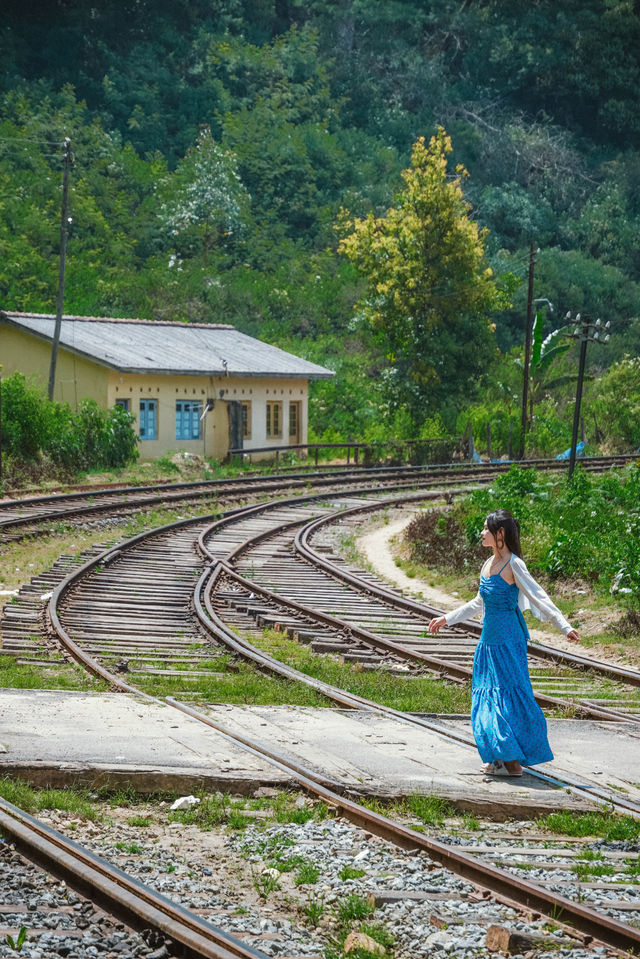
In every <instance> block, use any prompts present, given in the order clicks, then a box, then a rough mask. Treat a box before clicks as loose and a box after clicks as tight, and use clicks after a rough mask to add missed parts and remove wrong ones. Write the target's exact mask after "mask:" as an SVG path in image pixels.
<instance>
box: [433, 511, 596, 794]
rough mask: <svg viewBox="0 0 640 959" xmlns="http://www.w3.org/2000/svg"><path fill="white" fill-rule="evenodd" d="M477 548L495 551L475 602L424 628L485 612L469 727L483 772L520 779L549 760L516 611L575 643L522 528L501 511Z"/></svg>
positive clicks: (489, 518) (487, 524)
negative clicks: (532, 560)
mask: <svg viewBox="0 0 640 959" xmlns="http://www.w3.org/2000/svg"><path fill="white" fill-rule="evenodd" d="M482 545H483V546H486V547H489V548H490V549H492V550H493V556H492V557H490V558H489V559H488V560H487V562H486V563H485V564H484V566H483V567H482V572H481V576H480V589H479V590H478V595H477V596H476V597H475V599H472V600H471V602H470V603H466V604H465V605H464V606H460V607H458V609H454V610H453V612H451V613H447V615H446V616H438V617H436V618H435V619H432V620H431V622H430V623H429V631H430V632H431V633H437V632H439V630H440V629H442V627H443V626H444V625H447V626H452V625H453V624H454V623H459V622H462V620H465V619H470V618H471V617H472V616H474V615H475V614H476V613H483V614H484V615H483V622H482V633H481V635H480V639H479V641H478V645H477V647H476V652H475V656H474V659H473V678H472V684H471V725H472V727H473V734H474V736H475V740H476V745H477V747H478V752H479V753H480V756H481V758H482V760H483V762H484V763H486V765H485V767H484V772H485V773H487V774H488V775H490V776H521V775H522V767H523V766H533V765H535V764H536V763H544V762H548V761H549V760H550V759H553V753H552V752H551V749H550V747H549V740H548V739H547V724H546V721H545V718H544V715H543V713H542V710H541V709H540V707H539V706H538V704H537V703H536V701H535V699H534V695H533V689H532V688H531V680H530V678H529V668H528V665H527V640H528V639H529V630H528V629H527V624H526V622H525V619H524V616H523V615H522V611H523V610H525V609H530V610H531V612H532V613H533V614H534V616H537V617H538V619H541V620H549V621H550V622H552V623H554V625H555V626H557V628H558V629H559V630H560V631H561V632H562V633H564V635H565V636H566V637H567V639H570V640H572V641H573V642H579V641H580V637H579V636H578V633H577V632H576V630H575V629H573V627H572V626H571V624H570V623H568V622H567V620H566V619H565V618H564V616H563V615H562V613H561V612H560V610H559V609H558V608H557V606H555V605H554V604H553V602H552V601H551V600H550V599H549V597H548V595H547V594H546V592H545V591H544V590H543V589H542V587H541V586H539V585H538V583H536V581H535V580H534V579H533V577H532V576H531V574H530V573H529V570H528V569H527V567H526V565H525V563H524V561H523V559H522V554H521V550H520V525H519V523H518V521H517V520H516V519H515V518H514V517H513V516H512V515H511V513H509V512H508V510H505V509H499V510H496V511H495V512H493V513H490V514H489V515H488V516H487V519H486V521H485V524H484V529H483V530H482Z"/></svg>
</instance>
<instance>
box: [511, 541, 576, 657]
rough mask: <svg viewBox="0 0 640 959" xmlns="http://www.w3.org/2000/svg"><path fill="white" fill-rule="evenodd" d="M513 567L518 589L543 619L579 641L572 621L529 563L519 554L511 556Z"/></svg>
mask: <svg viewBox="0 0 640 959" xmlns="http://www.w3.org/2000/svg"><path fill="white" fill-rule="evenodd" d="M511 569H512V571H513V578H514V579H515V581H516V585H517V587H518V589H519V590H520V591H521V592H522V593H524V595H525V596H526V597H527V599H528V600H529V602H530V603H531V605H532V607H534V609H535V610H537V611H538V612H539V613H540V618H541V619H542V620H545V621H548V622H550V623H553V625H554V626H555V627H556V628H557V629H559V630H560V632H561V633H564V635H565V636H566V637H567V639H570V640H572V641H573V642H579V641H580V637H579V636H578V633H577V632H576V630H575V629H574V628H573V626H572V625H571V623H570V622H569V621H568V620H567V619H565V617H564V616H563V615H562V613H561V612H560V610H559V609H558V607H557V606H556V604H555V603H554V602H553V600H552V599H551V597H550V596H549V594H548V593H547V592H546V591H545V590H544V589H543V588H542V586H541V585H540V584H539V583H537V582H536V581H535V579H534V578H533V576H532V575H531V573H530V572H529V570H528V569H527V565H526V563H525V562H524V560H523V559H520V557H519V556H512V557H511Z"/></svg>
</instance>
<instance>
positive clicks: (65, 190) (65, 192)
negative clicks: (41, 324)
mask: <svg viewBox="0 0 640 959" xmlns="http://www.w3.org/2000/svg"><path fill="white" fill-rule="evenodd" d="M70 169H71V140H70V139H69V137H65V141H64V157H63V159H62V170H63V173H62V209H61V212H60V263H59V267H58V302H57V304H56V323H55V327H54V330H53V344H52V347H51V365H50V367H49V399H50V400H52V399H53V390H54V387H55V383H56V364H57V362H58V344H59V343H60V328H61V326H62V306H63V303H64V268H65V261H66V258H67V237H68V235H69V219H68V217H67V204H68V200H69V170H70Z"/></svg>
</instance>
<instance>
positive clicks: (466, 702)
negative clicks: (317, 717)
mask: <svg viewBox="0 0 640 959" xmlns="http://www.w3.org/2000/svg"><path fill="white" fill-rule="evenodd" d="M247 639H248V640H249V641H250V642H251V643H253V644H254V645H255V646H257V647H258V648H259V649H262V650H263V651H264V652H267V653H269V654H270V655H271V656H273V657H274V659H277V660H279V661H280V662H283V663H286V664H287V665H288V666H293V667H294V668H295V669H298V670H300V672H302V673H305V674H306V675H307V676H312V677H313V678H314V679H319V680H322V681H323V682H325V683H330V684H331V685H333V686H337V687H339V688H340V689H344V690H346V691H348V692H350V693H354V694H355V695H358V696H363V697H364V698H366V699H371V700H374V701H375V702H377V703H381V704H382V705H384V706H391V707H393V708H394V709H399V710H402V711H403V712H416V713H468V712H469V710H470V708H471V700H470V690H469V687H468V686H467V685H463V686H462V685H458V684H455V683H448V682H445V681H443V680H442V679H435V678H433V677H430V676H412V677H411V678H408V677H407V676H403V675H396V674H394V673H391V672H388V671H386V670H381V669H373V670H365V669H363V668H362V666H360V665H359V664H354V665H350V664H346V663H342V662H340V661H339V659H337V658H335V657H333V656H328V655H318V654H316V653H313V652H312V651H311V650H310V649H309V648H308V647H307V646H304V645H301V644H299V643H297V642H295V641H294V640H292V639H289V638H288V637H287V636H286V635H285V634H284V633H280V632H277V631H276V630H272V629H267V630H264V631H263V632H262V633H260V634H253V633H252V634H248V635H247ZM324 705H329V703H328V702H327V701H324Z"/></svg>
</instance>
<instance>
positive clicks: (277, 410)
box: [267, 403, 282, 438]
mask: <svg viewBox="0 0 640 959" xmlns="http://www.w3.org/2000/svg"><path fill="white" fill-rule="evenodd" d="M278 436H282V403H267V438H269V437H271V438H274V437H278Z"/></svg>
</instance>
